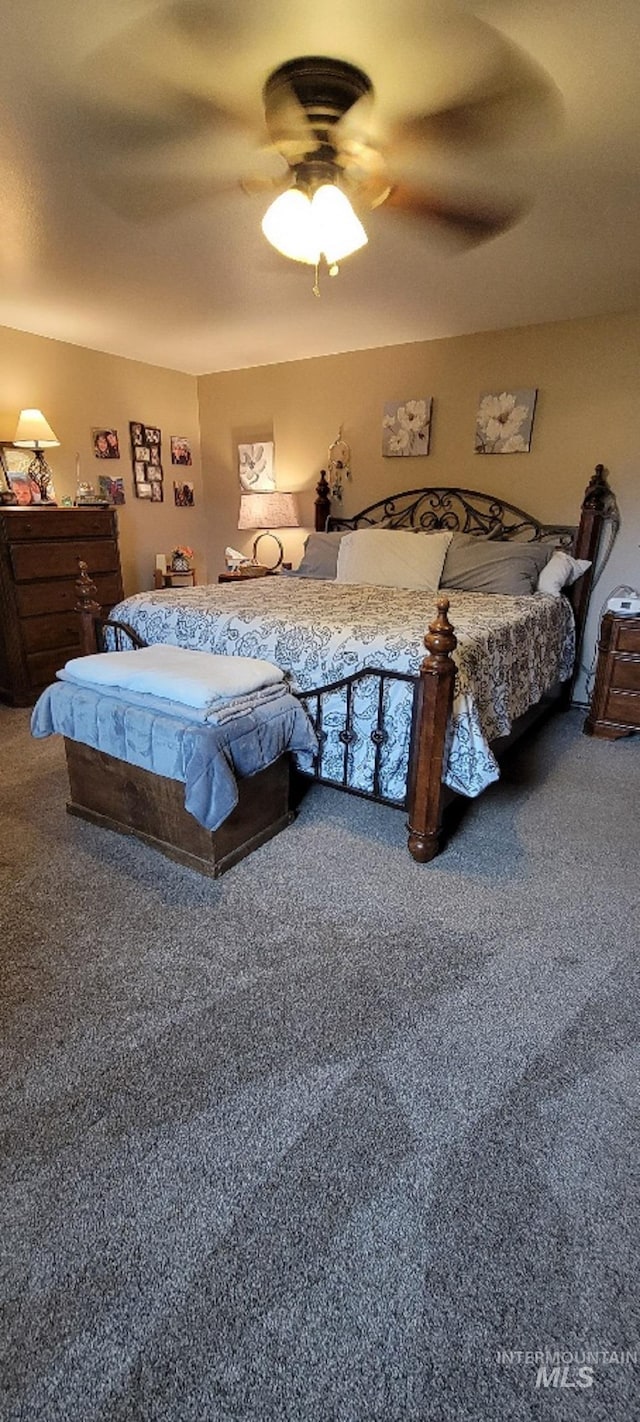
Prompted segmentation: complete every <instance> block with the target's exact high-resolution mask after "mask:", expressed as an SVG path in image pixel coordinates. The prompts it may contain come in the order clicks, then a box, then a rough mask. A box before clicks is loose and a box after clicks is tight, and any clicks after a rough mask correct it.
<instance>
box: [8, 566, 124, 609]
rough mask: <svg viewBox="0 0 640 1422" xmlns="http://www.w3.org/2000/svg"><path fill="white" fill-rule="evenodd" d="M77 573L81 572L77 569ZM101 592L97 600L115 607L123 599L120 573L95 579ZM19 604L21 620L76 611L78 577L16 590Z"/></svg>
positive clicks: (24, 586)
mask: <svg viewBox="0 0 640 1422" xmlns="http://www.w3.org/2000/svg"><path fill="white" fill-rule="evenodd" d="M76 574H77V569H76ZM92 581H93V582H94V583H95V585H96V588H97V589H98V597H97V601H98V602H99V603H100V604H101V606H102V607H113V605H114V603H115V602H120V601H121V599H122V584H121V582H120V574H119V573H98V574H97V576H96V577H95V578H93V579H92ZM15 597H16V605H17V608H18V615H19V616H20V617H37V616H38V614H39V613H45V612H69V611H72V610H73V608H74V607H75V605H76V603H77V601H78V589H77V587H76V579H75V578H61V579H60V581H59V582H55V583H25V584H24V585H23V586H21V587H20V586H18V587H16V590H15Z"/></svg>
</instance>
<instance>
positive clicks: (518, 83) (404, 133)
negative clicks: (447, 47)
mask: <svg viewBox="0 0 640 1422" xmlns="http://www.w3.org/2000/svg"><path fill="white" fill-rule="evenodd" d="M561 115H562V100H561V97H560V94H559V91H558V89H557V88H556V86H555V84H554V83H553V82H552V80H551V79H550V78H549V76H548V75H547V74H546V73H545V72H544V70H543V69H541V68H540V66H539V65H537V64H536V63H535V62H534V61H533V60H532V59H530V58H529V56H528V55H525V54H523V53H522V51H520V50H518V49H516V47H515V46H514V45H512V44H511V43H510V42H508V41H507V40H506V39H504V37H503V36H501V35H498V34H497V33H496V35H495V52H494V55H493V62H492V63H491V64H489V65H488V66H485V68H484V72H483V73H482V74H479V75H478V76H477V78H476V79H475V81H474V82H472V83H471V86H470V87H469V88H467V89H466V90H465V91H463V92H462V93H460V95H459V96H455V97H453V98H452V99H451V100H449V101H448V102H446V103H445V104H443V106H442V107H439V108H434V109H433V110H430V111H428V112H426V113H422V114H416V115H414V116H408V117H406V118H404V119H403V120H401V121H400V122H399V123H398V124H397V125H396V126H395V128H394V132H393V134H392V138H391V142H392V144H393V146H394V147H398V148H400V147H402V146H407V145H415V144H417V143H418V144H422V145H425V146H426V145H430V146H433V145H435V144H445V145H448V146H455V147H457V148H459V149H464V148H470V149H477V148H478V147H480V146H482V145H483V144H486V145H491V144H501V145H504V144H507V143H511V142H513V141H514V140H516V139H518V138H520V137H522V136H526V135H527V134H528V133H529V132H531V131H533V132H535V134H536V136H537V137H538V138H539V137H540V134H541V131H542V130H551V129H552V128H553V127H555V126H557V124H558V122H559V121H560V118H561Z"/></svg>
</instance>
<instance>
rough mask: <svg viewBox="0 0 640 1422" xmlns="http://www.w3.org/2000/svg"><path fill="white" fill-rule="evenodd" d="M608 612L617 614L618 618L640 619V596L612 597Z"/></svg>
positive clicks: (629, 594)
mask: <svg viewBox="0 0 640 1422" xmlns="http://www.w3.org/2000/svg"><path fill="white" fill-rule="evenodd" d="M607 612H615V613H617V615H618V617H640V595H638V594H636V595H635V596H633V595H632V594H631V593H628V594H627V596H626V597H610V598H609V601H608V603H607Z"/></svg>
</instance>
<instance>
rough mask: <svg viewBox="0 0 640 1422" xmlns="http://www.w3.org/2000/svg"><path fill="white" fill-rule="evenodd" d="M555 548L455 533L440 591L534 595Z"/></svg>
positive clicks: (513, 595)
mask: <svg viewBox="0 0 640 1422" xmlns="http://www.w3.org/2000/svg"><path fill="white" fill-rule="evenodd" d="M553 548H554V545H553V543H510V542H508V541H507V542H503V543H497V542H495V541H494V540H493V539H491V538H485V537H483V536H482V535H476V534H474V533H454V535H453V538H452V540H451V543H450V544H449V549H448V551H447V556H446V558H445V562H444V568H443V570H442V577H441V579H440V587H441V588H461V589H462V590H463V591H464V592H482V593H506V594H507V596H510V597H523V596H524V597H526V596H527V595H528V594H529V593H534V592H535V590H536V587H537V584H538V577H539V575H540V573H541V572H542V569H543V568H544V567H545V565H546V564H547V563H548V562H549V559H550V557H551V555H552V553H553Z"/></svg>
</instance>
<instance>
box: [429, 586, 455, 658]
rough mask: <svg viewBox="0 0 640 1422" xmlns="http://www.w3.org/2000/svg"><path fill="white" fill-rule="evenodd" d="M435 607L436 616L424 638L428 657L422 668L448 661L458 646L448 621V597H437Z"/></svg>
mask: <svg viewBox="0 0 640 1422" xmlns="http://www.w3.org/2000/svg"><path fill="white" fill-rule="evenodd" d="M436 605H437V608H438V611H437V614H436V616H435V618H434V620H433V622H430V623H429V631H428V632H427V633H426V635H425V638H424V645H425V647H426V649H427V652H428V654H429V655H428V657H427V658H426V659H425V662H423V666H433V664H434V662H438V663H440V664H441V663H442V662H446V661H448V660H449V657H450V655H451V652H453V651H455V648H456V647H457V645H458V639H457V637H456V636H455V634H454V631H453V626H452V624H451V622H450V621H449V616H448V613H449V599H448V597H439V598H438V600H437V604H436Z"/></svg>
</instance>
